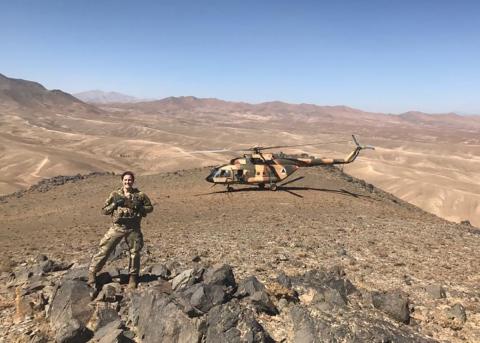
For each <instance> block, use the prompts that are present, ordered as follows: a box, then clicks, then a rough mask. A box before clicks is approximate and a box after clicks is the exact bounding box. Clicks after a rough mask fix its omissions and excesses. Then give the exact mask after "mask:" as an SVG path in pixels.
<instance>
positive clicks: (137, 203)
mask: <svg viewBox="0 0 480 343" xmlns="http://www.w3.org/2000/svg"><path fill="white" fill-rule="evenodd" d="M132 207H133V209H134V210H135V211H139V212H141V211H142V210H143V202H142V201H141V200H140V199H138V198H136V197H135V198H133V199H132Z"/></svg>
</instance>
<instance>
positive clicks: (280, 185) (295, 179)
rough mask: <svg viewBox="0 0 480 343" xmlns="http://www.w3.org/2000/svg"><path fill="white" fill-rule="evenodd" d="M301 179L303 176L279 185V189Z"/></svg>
mask: <svg viewBox="0 0 480 343" xmlns="http://www.w3.org/2000/svg"><path fill="white" fill-rule="evenodd" d="M303 178H305V176H299V177H297V178H296V179H293V180H290V181H287V182H285V183H282V184H281V185H280V187H281V186H285V185H288V184H290V183H292V182H297V181H300V180H301V179H303Z"/></svg>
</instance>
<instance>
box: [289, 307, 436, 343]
mask: <svg viewBox="0 0 480 343" xmlns="http://www.w3.org/2000/svg"><path fill="white" fill-rule="evenodd" d="M290 316H291V319H292V324H293V342H295V343H323V342H345V343H354V342H395V343H411V342H417V343H434V342H436V341H435V340H433V339H429V338H424V337H421V336H419V335H418V334H417V333H415V332H413V331H412V330H411V329H410V328H409V327H408V326H396V325H393V324H391V323H390V322H388V321H384V320H379V319H376V318H374V317H371V316H369V315H367V314H365V313H361V312H356V311H354V312H343V314H342V316H337V315H333V314H332V315H328V314H326V313H323V314H322V315H318V313H317V314H312V312H310V310H309V309H307V308H305V307H304V306H301V305H295V306H294V307H293V308H292V309H291V311H290Z"/></svg>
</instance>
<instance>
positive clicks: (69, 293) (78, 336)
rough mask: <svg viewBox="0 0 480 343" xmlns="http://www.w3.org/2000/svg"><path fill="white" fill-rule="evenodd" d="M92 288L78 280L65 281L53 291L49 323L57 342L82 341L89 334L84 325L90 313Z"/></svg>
mask: <svg viewBox="0 0 480 343" xmlns="http://www.w3.org/2000/svg"><path fill="white" fill-rule="evenodd" d="M92 291H93V290H92V289H91V288H90V287H89V286H88V285H87V284H86V283H84V282H82V281H79V280H68V281H65V282H64V283H63V284H62V285H61V286H60V287H59V288H58V289H57V290H56V292H55V294H54V296H53V300H52V304H51V307H50V314H49V319H50V325H51V327H52V329H53V331H55V332H57V335H56V339H57V341H59V342H77V341H78V342H83V339H84V338H85V337H88V336H90V332H89V330H87V329H86V327H85V325H86V324H87V322H88V321H89V319H90V317H91V315H92V312H93V310H92V308H91V307H90V306H89V303H90V293H91V292H92Z"/></svg>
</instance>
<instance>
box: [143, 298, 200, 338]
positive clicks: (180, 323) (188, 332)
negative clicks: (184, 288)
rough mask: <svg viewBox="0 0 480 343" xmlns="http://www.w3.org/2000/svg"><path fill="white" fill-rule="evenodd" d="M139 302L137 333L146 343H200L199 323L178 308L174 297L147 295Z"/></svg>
mask: <svg viewBox="0 0 480 343" xmlns="http://www.w3.org/2000/svg"><path fill="white" fill-rule="evenodd" d="M135 300H136V301H137V302H138V304H136V305H135V307H136V311H137V314H136V316H137V319H136V321H137V332H138V336H139V339H140V340H141V341H142V342H145V343H148V342H163V343H169V342H172V343H173V342H175V343H183V342H185V343H194V342H200V339H201V336H202V335H201V333H200V332H199V330H198V324H197V322H196V321H194V320H191V319H190V318H189V317H188V316H187V315H186V314H185V313H184V312H183V311H182V309H181V308H179V307H178V306H177V305H176V303H175V302H174V298H173V297H172V296H170V295H167V294H164V293H157V292H155V291H147V293H146V294H143V296H138V297H135Z"/></svg>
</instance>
